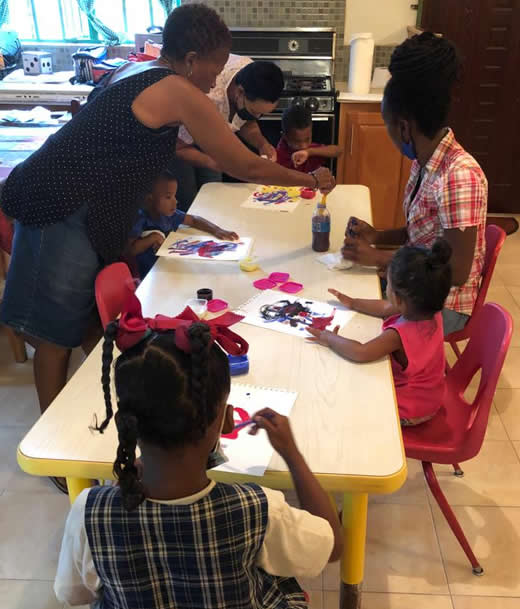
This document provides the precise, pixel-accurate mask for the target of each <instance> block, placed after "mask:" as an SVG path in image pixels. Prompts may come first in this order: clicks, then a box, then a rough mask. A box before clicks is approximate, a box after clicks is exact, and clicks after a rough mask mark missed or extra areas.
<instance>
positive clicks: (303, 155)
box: [291, 150, 309, 167]
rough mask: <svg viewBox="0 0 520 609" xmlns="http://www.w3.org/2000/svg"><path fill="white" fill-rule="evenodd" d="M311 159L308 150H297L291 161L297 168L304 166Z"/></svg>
mask: <svg viewBox="0 0 520 609" xmlns="http://www.w3.org/2000/svg"><path fill="white" fill-rule="evenodd" d="M308 158H309V153H308V151H307V150H297V151H296V152H293V153H292V156H291V159H292V162H293V164H294V166H295V167H299V166H300V165H303V164H304V163H305V161H307V160H308Z"/></svg>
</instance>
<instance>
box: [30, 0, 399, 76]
mask: <svg viewBox="0 0 520 609" xmlns="http://www.w3.org/2000/svg"><path fill="white" fill-rule="evenodd" d="M193 1H195V0H183V3H186V2H193ZM206 4H208V5H210V6H212V7H214V8H215V10H217V11H218V12H219V13H220V14H221V15H222V17H223V18H224V20H225V21H226V23H227V24H228V25H229V26H242V27H334V28H336V33H337V48H336V79H337V80H341V81H345V80H347V77H348V60H349V47H345V46H344V45H343V32H344V25H345V0H299V1H298V0H206ZM77 48H78V45H63V46H60V47H56V48H49V47H48V46H45V47H39V46H37V45H24V50H25V49H27V50H29V49H31V50H35V51H37V50H45V51H49V50H51V51H52V53H53V61H54V70H56V71H58V70H70V69H71V66H72V60H71V55H72V53H74V51H76V50H77ZM392 50H393V47H388V46H381V47H376V51H375V56H374V66H375V67H380V66H387V65H388V63H389V61H390V55H391V53H392ZM128 51H129V47H126V46H124V47H114V48H111V49H110V51H109V56H110V57H126V54H127V53H128Z"/></svg>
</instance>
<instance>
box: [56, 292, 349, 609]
mask: <svg viewBox="0 0 520 609" xmlns="http://www.w3.org/2000/svg"><path fill="white" fill-rule="evenodd" d="M129 304H130V305H131V306H130V307H129V308H128V309H127V311H126V312H124V313H123V314H122V316H121V318H120V319H119V321H116V322H112V323H111V324H109V326H108V327H107V330H106V334H105V342H104V345H103V372H102V382H103V389H104V394H105V402H106V409H107V417H106V419H105V421H104V422H103V423H102V424H101V425H100V426H99V430H100V431H103V430H104V429H105V428H106V426H107V424H108V422H109V421H110V419H111V417H112V403H111V397H110V395H111V391H110V385H111V383H110V369H111V364H112V349H113V343H114V341H115V342H116V344H117V346H118V348H119V350H120V351H121V352H122V354H121V355H120V356H119V357H118V358H117V360H116V363H115V388H116V394H117V406H118V409H117V412H116V414H115V422H116V426H117V429H118V434H119V447H118V450H117V458H116V460H115V463H114V473H115V475H116V477H117V478H118V481H119V485H118V486H117V487H108V486H98V487H94V488H92V489H86V490H85V491H83V492H82V493H81V494H80V495H79V496H78V498H77V499H76V501H75V503H74V505H73V506H72V508H71V511H70V514H69V517H68V519H67V524H66V528H65V533H64V538H63V544H62V548H61V553H60V559H59V565H58V571H57V574H56V581H55V586H54V589H55V592H56V596H57V597H58V599H59V600H60V601H62V602H63V601H65V602H67V603H69V604H70V605H83V604H86V603H93V604H94V607H96V609H101V608H103V609H107V608H110V609H116V608H118V609H119V608H121V609H123V608H125V609H128V608H131V609H206V608H207V609H257V608H258V609H260V608H262V609H304V608H305V607H307V602H306V600H305V597H304V594H303V592H302V590H301V588H300V586H299V585H298V583H297V581H296V580H295V579H294V577H301V576H305V577H313V576H316V575H318V574H319V573H320V572H321V571H322V570H323V568H324V567H325V565H326V564H327V563H328V562H331V561H335V560H337V559H338V558H339V556H340V554H341V549H342V536H341V527H340V523H339V520H338V516H337V513H336V512H335V510H334V509H333V508H332V506H331V504H330V502H329V499H328V497H327V495H326V493H325V492H324V491H323V489H322V488H321V487H320V485H319V484H318V482H317V480H316V479H315V478H314V476H313V474H312V473H311V471H310V470H309V468H308V466H307V464H306V463H305V461H304V459H303V457H302V455H301V454H300V453H299V451H298V449H297V447H296V444H295V441H294V438H293V435H292V433H291V429H290V427H289V422H288V419H287V418H286V417H283V416H281V415H279V414H277V413H275V412H274V411H272V410H269V409H265V410H263V411H260V412H258V413H257V414H256V415H255V416H254V421H255V423H256V425H255V428H254V429H253V431H252V433H255V432H256V431H257V430H258V428H263V429H265V430H266V432H267V435H268V436H269V439H270V441H271V443H272V445H273V447H274V448H275V450H277V451H278V452H279V453H280V455H281V456H282V457H283V458H284V459H285V461H286V463H287V466H288V468H289V470H290V472H291V474H292V478H293V482H294V486H295V489H296V492H297V494H298V497H299V500H300V503H301V505H302V508H303V509H301V510H300V509H296V508H292V507H290V506H289V505H288V504H287V503H286V502H285V499H284V496H283V494H282V493H280V492H278V491H273V490H270V489H267V488H262V487H260V486H258V485H256V484H233V485H230V484H221V483H215V482H212V481H210V480H209V479H208V477H207V474H206V470H207V467H208V463H212V465H214V464H215V463H214V459H215V456H216V455H217V456H218V452H217V450H216V449H217V448H218V447H219V437H220V434H221V432H224V433H229V432H230V431H231V430H232V429H233V412H232V407H231V406H229V405H227V399H228V395H229V391H230V376H229V361H228V358H227V356H226V354H225V353H224V351H223V350H222V349H221V348H220V347H219V345H223V346H224V347H225V348H226V350H228V351H230V352H231V353H233V354H235V355H236V354H239V353H245V352H246V351H247V343H246V342H245V341H244V340H243V339H241V338H240V337H239V336H237V335H236V334H234V333H233V332H231V330H229V328H228V327H227V326H229V325H230V324H231V323H234V321H238V319H240V318H237V316H233V315H232V314H228V316H227V318H230V317H231V320H230V321H229V319H228V323H227V324H225V326H224V325H222V324H224V321H222V322H221V325H218V324H217V323H216V321H212V322H209V323H210V324H212V325H211V327H210V325H208V324H206V323H203V322H200V321H199V320H198V319H196V320H195V321H190V320H189V319H188V320H187V319H186V317H185V314H183V315H182V319H178V318H165V317H162V316H158V317H156V318H155V319H154V320H146V319H143V318H142V315H141V307H140V304H139V301H138V300H137V298H136V297H135V295H134V296H133V297H132V301H131V302H130V303H129ZM185 313H186V312H185ZM224 317H226V316H223V318H224ZM221 319H222V318H221ZM219 323H220V322H219ZM217 343H218V344H217ZM246 433H247V432H246ZM137 446H139V448H140V451H141V459H142V464H143V465H142V468H141V471H138V468H137V466H136V458H135V453H136V448H137ZM304 510H307V511H304Z"/></svg>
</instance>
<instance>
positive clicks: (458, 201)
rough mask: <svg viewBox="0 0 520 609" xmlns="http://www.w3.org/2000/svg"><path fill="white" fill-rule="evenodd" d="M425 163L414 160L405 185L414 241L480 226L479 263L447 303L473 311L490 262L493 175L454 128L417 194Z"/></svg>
mask: <svg viewBox="0 0 520 609" xmlns="http://www.w3.org/2000/svg"><path fill="white" fill-rule="evenodd" d="M420 173H421V167H420V165H419V163H418V162H417V161H414V163H413V165H412V169H411V172H410V179H409V180H408V184H407V186H406V190H405V197H404V213H405V217H406V223H407V231H408V243H409V244H410V245H424V246H425V247H431V246H432V245H433V243H434V241H435V240H436V239H437V238H439V237H442V235H443V234H444V231H445V230H448V229H452V228H458V229H461V230H464V229H465V228H468V227H470V226H476V227H477V240H476V244H475V253H474V256H473V264H472V266H471V271H470V274H469V277H468V280H467V281H466V283H465V284H464V285H463V286H460V287H459V286H453V288H452V289H451V291H450V293H449V296H448V298H447V299H446V305H445V306H446V307H447V308H449V309H453V310H454V311H458V312H459V313H466V314H467V315H471V312H472V310H473V305H474V304H475V300H476V298H477V294H478V290H479V285H480V277H481V274H482V268H483V264H484V254H485V247H486V245H485V239H484V235H485V228H486V214H487V195H488V189H487V180H486V176H485V175H484V172H483V171H482V169H481V167H480V165H479V164H478V163H477V161H475V159H474V158H473V157H472V156H471V155H470V154H468V153H467V152H466V151H465V150H464V148H462V146H461V145H460V144H459V143H458V142H457V141H456V140H455V137H454V135H453V131H452V130H451V129H449V130H448V133H447V134H446V135H445V136H444V138H443V139H442V141H441V142H440V144H439V145H438V146H437V148H436V150H435V152H434V153H433V155H432V157H431V158H430V160H429V161H428V163H427V164H426V166H425V167H424V170H423V176H422V181H421V185H420V187H419V189H418V191H417V193H416V195H415V197H413V199H412V195H413V193H414V191H415V188H416V185H417V180H419V179H420Z"/></svg>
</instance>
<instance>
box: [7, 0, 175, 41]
mask: <svg viewBox="0 0 520 609" xmlns="http://www.w3.org/2000/svg"><path fill="white" fill-rule="evenodd" d="M175 4H176V2H173V5H175ZM178 4H180V2H178ZM94 10H95V15H96V17H97V18H98V19H99V20H100V21H101V22H102V23H103V24H104V25H106V26H107V27H108V28H110V29H111V30H113V31H114V32H116V33H117V34H118V36H119V40H120V42H133V40H134V34H135V33H136V32H144V31H146V28H147V27H149V26H151V25H161V26H162V25H163V24H164V21H165V19H166V11H165V9H164V8H163V6H162V4H161V2H160V0H110V1H107V0H95V2H94ZM8 23H9V27H10V28H12V29H13V30H15V31H17V32H18V35H19V37H20V38H21V39H22V40H38V41H44V42H45V41H48V42H58V41H64V42H67V41H70V42H77V41H78V42H79V41H82V42H88V41H99V40H101V37H100V36H99V34H98V33H97V31H96V30H95V29H94V28H93V27H92V25H91V24H90V23H89V20H88V18H87V15H86V14H85V13H84V12H83V11H82V10H81V9H80V7H79V4H78V1H77V0H9V20H8Z"/></svg>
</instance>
